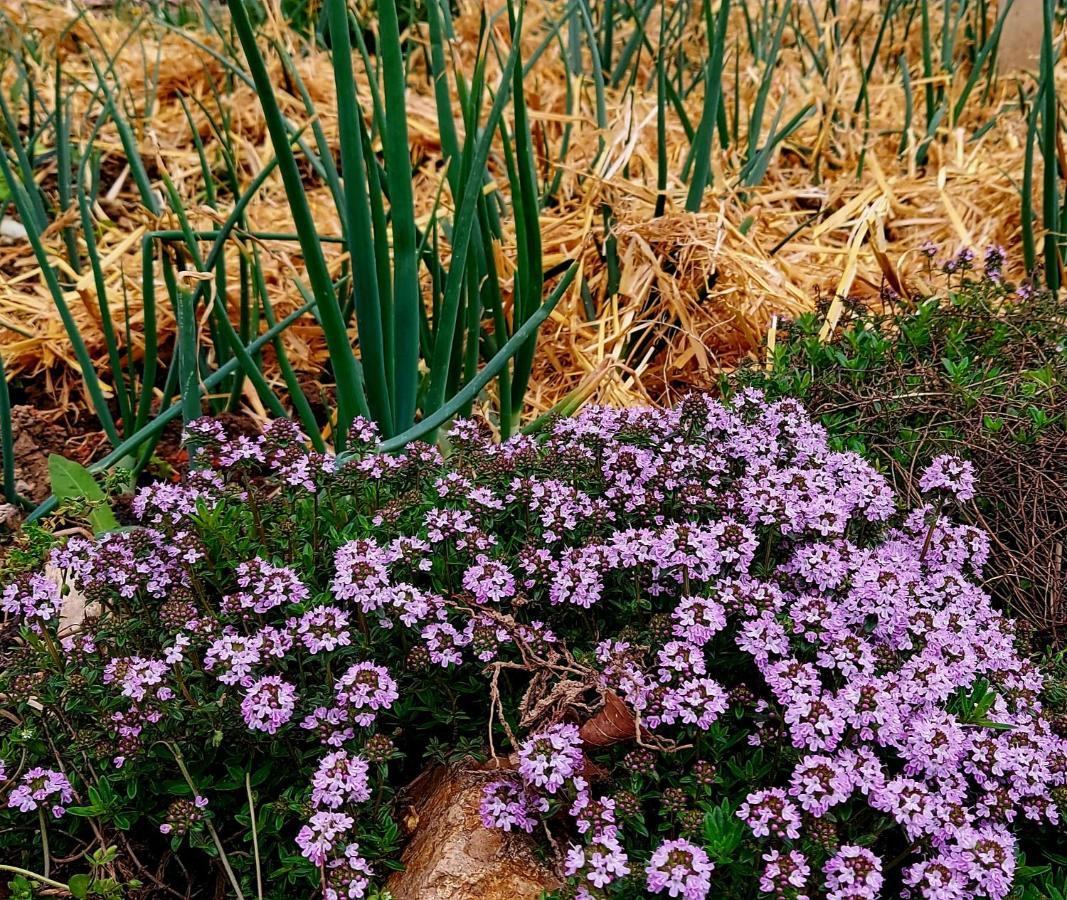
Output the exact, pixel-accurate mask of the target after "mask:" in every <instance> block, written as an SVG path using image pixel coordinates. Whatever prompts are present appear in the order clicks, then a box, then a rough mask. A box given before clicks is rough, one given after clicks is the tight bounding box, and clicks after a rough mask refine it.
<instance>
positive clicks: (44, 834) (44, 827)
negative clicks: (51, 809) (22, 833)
mask: <svg viewBox="0 0 1067 900" xmlns="http://www.w3.org/2000/svg"><path fill="white" fill-rule="evenodd" d="M37 819H38V820H39V821H40V823H41V855H42V856H43V857H44V877H45V878H47V877H48V876H49V875H51V874H52V857H51V854H49V852H48V823H47V822H46V821H45V820H44V807H43V806H38V807H37Z"/></svg>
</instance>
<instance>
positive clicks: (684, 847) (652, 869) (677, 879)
mask: <svg viewBox="0 0 1067 900" xmlns="http://www.w3.org/2000/svg"><path fill="white" fill-rule="evenodd" d="M714 868H715V865H714V863H712V862H711V860H709V859H708V854H707V853H705V852H704V851H703V850H702V849H700V847H697V846H696V845H695V844H691V843H689V841H686V840H683V839H681V838H679V839H677V840H673V841H664V842H663V843H662V844H660V845H659V847H657V848H656V851H655V852H654V853H653V854H652V857H651V858H650V859H649V861H648V865H647V866H645V874H646V875H647V876H648V879H647V882H646V883H647V885H648V890H649V891H650V892H651V893H653V894H662V893H663V892H664V891H666V892H667V895H668V896H669V897H684V898H685V900H704V898H705V897H707V896H708V893H709V892H710V891H711V878H710V876H711V872H712V870H713V869H714Z"/></svg>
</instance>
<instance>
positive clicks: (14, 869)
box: [0, 863, 70, 894]
mask: <svg viewBox="0 0 1067 900" xmlns="http://www.w3.org/2000/svg"><path fill="white" fill-rule="evenodd" d="M0 872H10V873H11V874H12V875H21V876H22V877H23V878H29V879H31V880H33V881H39V882H40V883H41V884H47V885H48V886H49V887H54V888H59V889H60V890H61V891H66V892H67V893H68V894H69V893H70V887H69V885H66V884H64V883H63V882H62V881H53V880H52V879H51V878H46V877H45V876H44V875H38V874H37V873H36V872H31V871H30V870H29V869H21V868H19V867H18V866H9V865H6V864H5V863H0Z"/></svg>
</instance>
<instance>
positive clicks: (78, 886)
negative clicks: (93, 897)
mask: <svg viewBox="0 0 1067 900" xmlns="http://www.w3.org/2000/svg"><path fill="white" fill-rule="evenodd" d="M90 883H91V881H90V878H89V876H88V875H71V876H70V881H68V882H67V890H68V891H70V895H71V896H72V897H76V898H78V900H82V898H84V897H88V896H89V885H90Z"/></svg>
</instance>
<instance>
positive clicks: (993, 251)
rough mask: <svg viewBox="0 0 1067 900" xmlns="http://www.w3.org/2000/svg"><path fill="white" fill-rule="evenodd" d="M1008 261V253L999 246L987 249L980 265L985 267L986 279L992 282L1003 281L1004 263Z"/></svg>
mask: <svg viewBox="0 0 1067 900" xmlns="http://www.w3.org/2000/svg"><path fill="white" fill-rule="evenodd" d="M1007 259H1008V252H1007V251H1006V250H1005V249H1004V248H1003V247H1002V246H1000V245H999V244H994V245H993V246H991V247H987V248H986V251H985V256H984V257H983V258H982V264H983V266H984V267H985V274H986V278H988V279H989V280H990V281H993V282H1000V281H1003V280H1004V263H1005V262H1006V261H1007Z"/></svg>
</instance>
